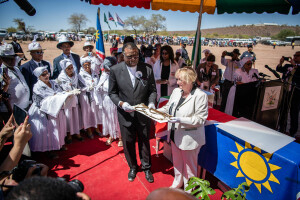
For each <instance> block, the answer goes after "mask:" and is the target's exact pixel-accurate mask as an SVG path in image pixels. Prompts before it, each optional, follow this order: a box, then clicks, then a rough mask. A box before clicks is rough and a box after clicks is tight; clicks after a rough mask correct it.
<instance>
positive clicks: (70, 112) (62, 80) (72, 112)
mask: <svg viewBox="0 0 300 200" xmlns="http://www.w3.org/2000/svg"><path fill="white" fill-rule="evenodd" d="M60 66H61V69H62V71H61V72H60V74H59V76H58V78H57V82H58V84H59V85H60V87H61V88H62V89H63V91H66V92H70V91H73V90H76V89H78V75H77V74H76V73H75V72H74V69H73V65H72V61H71V60H70V59H64V60H61V61H60ZM68 102H69V105H68V106H65V108H64V111H65V115H66V119H67V137H66V143H67V144H70V143H71V142H72V135H74V136H75V138H76V139H78V140H79V141H83V138H82V137H81V136H80V128H81V127H80V123H79V122H80V121H79V119H80V118H79V104H78V98H77V96H76V95H73V96H70V97H69V99H68Z"/></svg>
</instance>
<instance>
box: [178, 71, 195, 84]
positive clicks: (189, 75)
mask: <svg viewBox="0 0 300 200" xmlns="http://www.w3.org/2000/svg"><path fill="white" fill-rule="evenodd" d="M175 77H176V78H177V79H178V78H181V80H183V81H185V82H186V83H194V82H195V81H196V79H197V73H196V71H195V70H194V69H193V68H192V67H183V68H180V69H178V70H177V71H176V73H175Z"/></svg>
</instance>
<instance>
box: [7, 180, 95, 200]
mask: <svg viewBox="0 0 300 200" xmlns="http://www.w3.org/2000/svg"><path fill="white" fill-rule="evenodd" d="M6 199H7V200H17V199H26V200H36V199H43V200H53V199H59V200H71V199H72V200H73V199H74V200H79V199H82V200H90V198H89V196H88V195H86V194H84V193H82V192H78V191H77V190H76V189H75V188H74V186H72V185H71V184H68V183H67V182H65V181H63V180H61V179H58V178H50V177H32V178H30V179H26V180H24V181H23V182H21V183H20V184H19V185H18V186H17V187H14V188H13V189H12V190H11V192H10V193H9V194H8V195H7V197H6Z"/></svg>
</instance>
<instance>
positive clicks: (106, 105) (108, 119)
mask: <svg viewBox="0 0 300 200" xmlns="http://www.w3.org/2000/svg"><path fill="white" fill-rule="evenodd" d="M115 64H117V61H116V60H115V58H113V57H106V58H105V59H104V62H103V64H102V67H103V69H104V71H103V72H102V74H101V77H100V81H99V83H98V85H97V91H99V92H100V94H101V97H102V104H103V105H102V132H103V135H104V136H106V135H109V138H108V139H107V141H106V145H111V143H112V142H113V141H114V140H115V139H117V138H119V143H118V146H123V143H122V139H121V132H120V126H119V121H118V112H117V107H116V106H115V104H114V103H113V102H112V101H111V99H110V98H109V96H108V82H109V71H110V67H112V66H113V65H115Z"/></svg>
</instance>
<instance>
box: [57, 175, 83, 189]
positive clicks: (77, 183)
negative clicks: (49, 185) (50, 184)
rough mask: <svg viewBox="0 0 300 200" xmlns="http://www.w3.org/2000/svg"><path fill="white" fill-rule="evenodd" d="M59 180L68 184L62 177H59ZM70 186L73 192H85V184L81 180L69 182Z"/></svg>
mask: <svg viewBox="0 0 300 200" xmlns="http://www.w3.org/2000/svg"><path fill="white" fill-rule="evenodd" d="M57 179H58V180H61V181H64V182H66V179H64V178H62V177H57ZM68 184H69V185H70V186H71V187H72V188H73V190H74V191H75V192H76V193H77V192H83V190H84V185H83V183H82V182H81V181H80V180H78V179H74V180H72V181H70V182H68Z"/></svg>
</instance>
